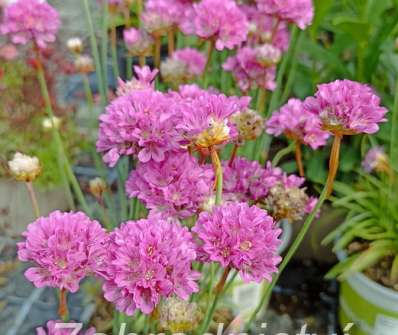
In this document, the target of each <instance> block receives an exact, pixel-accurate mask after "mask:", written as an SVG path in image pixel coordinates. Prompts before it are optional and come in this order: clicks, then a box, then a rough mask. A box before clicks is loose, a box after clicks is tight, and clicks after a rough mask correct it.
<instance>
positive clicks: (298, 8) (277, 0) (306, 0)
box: [256, 0, 314, 29]
mask: <svg viewBox="0 0 398 335" xmlns="http://www.w3.org/2000/svg"><path fill="white" fill-rule="evenodd" d="M256 1H257V4H258V8H259V10H260V11H263V12H264V13H266V14H269V15H274V16H276V17H277V18H278V19H279V20H282V21H283V20H284V21H288V22H291V23H294V24H295V25H297V26H298V27H299V28H300V29H305V28H306V27H307V26H309V25H310V24H311V23H312V19H313V17H314V7H313V4H312V0H256Z"/></svg>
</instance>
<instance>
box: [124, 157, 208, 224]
mask: <svg viewBox="0 0 398 335" xmlns="http://www.w3.org/2000/svg"><path fill="white" fill-rule="evenodd" d="M213 180H214V174H213V170H212V169H211V168H209V167H208V166H206V165H199V164H198V162H197V161H196V159H195V158H194V157H192V156H190V155H189V154H188V153H187V152H182V153H181V152H175V153H170V154H168V155H167V157H166V159H165V160H164V161H163V162H161V163H156V162H153V161H151V162H149V163H139V164H138V166H137V168H136V169H135V170H134V171H132V172H131V174H130V176H129V178H128V180H127V183H126V190H127V193H128V195H129V196H130V197H138V199H140V200H142V201H143V202H144V203H145V205H146V207H147V208H149V209H151V210H152V211H153V212H155V213H161V214H162V215H163V216H167V217H176V218H180V219H184V218H187V217H190V216H192V215H194V214H196V213H198V211H199V209H200V208H201V207H202V205H203V203H204V202H205V201H206V199H207V198H208V197H210V195H211V194H212V191H213V190H212V188H213V183H214V181H213Z"/></svg>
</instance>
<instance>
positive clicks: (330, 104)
mask: <svg viewBox="0 0 398 335" xmlns="http://www.w3.org/2000/svg"><path fill="white" fill-rule="evenodd" d="M304 105H305V108H307V109H308V110H309V111H310V112H312V113H314V114H316V115H318V116H319V117H320V119H321V121H322V126H323V128H324V129H325V130H328V131H330V132H332V133H340V134H342V135H354V134H359V133H367V134H373V133H375V132H377V131H378V130H379V126H378V123H380V122H384V121H386V119H385V117H384V116H385V114H386V113H387V109H386V108H384V107H382V106H380V98H379V97H378V96H377V95H376V94H375V93H374V91H373V89H371V88H370V87H369V86H367V85H365V84H361V83H358V82H355V81H350V80H336V81H334V82H331V83H328V84H322V85H319V86H318V91H317V92H316V93H315V97H309V98H307V99H306V100H305V101H304Z"/></svg>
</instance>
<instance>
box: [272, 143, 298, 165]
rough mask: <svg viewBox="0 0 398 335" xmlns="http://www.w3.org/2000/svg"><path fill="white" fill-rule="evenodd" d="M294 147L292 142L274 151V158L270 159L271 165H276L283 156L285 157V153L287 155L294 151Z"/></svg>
mask: <svg viewBox="0 0 398 335" xmlns="http://www.w3.org/2000/svg"><path fill="white" fill-rule="evenodd" d="M294 147H295V143H294V142H292V143H290V144H289V146H287V147H286V148H283V149H282V150H279V151H278V152H277V153H276V155H275V157H274V159H273V160H272V166H277V165H278V164H279V162H280V161H281V159H282V158H283V157H285V156H286V155H288V154H290V153H291V152H293V151H294Z"/></svg>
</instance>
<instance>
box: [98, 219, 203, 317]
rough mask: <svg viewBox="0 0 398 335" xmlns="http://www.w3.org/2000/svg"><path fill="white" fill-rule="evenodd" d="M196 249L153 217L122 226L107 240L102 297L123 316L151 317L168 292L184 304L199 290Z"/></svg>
mask: <svg viewBox="0 0 398 335" xmlns="http://www.w3.org/2000/svg"><path fill="white" fill-rule="evenodd" d="M195 248H196V247H195V244H194V242H193V239H192V235H191V233H190V232H189V231H188V229H187V228H185V227H182V226H181V225H180V224H176V223H168V222H166V221H163V220H161V219H155V218H151V219H147V220H140V221H129V222H127V223H125V224H122V225H121V226H120V228H117V229H115V231H114V232H113V233H112V234H111V236H110V247H109V248H108V252H109V256H108V258H109V259H108V263H107V264H108V269H107V273H108V277H109V279H107V280H106V281H105V283H104V285H103V290H104V296H105V299H107V300H108V301H110V302H112V303H114V304H115V306H116V309H117V310H119V311H121V312H124V313H126V314H127V315H132V314H133V313H134V312H135V310H136V309H139V310H141V311H142V312H143V313H145V314H150V313H151V312H152V311H153V310H154V308H155V307H156V305H157V304H158V303H159V302H160V299H161V297H169V296H170V295H172V294H176V295H177V296H178V297H180V298H181V299H184V300H187V299H188V298H189V296H190V294H192V293H193V292H197V291H198V290H199V287H198V285H197V283H196V281H197V280H198V279H199V277H200V274H199V273H197V272H195V271H193V270H192V262H193V261H194V260H195V259H196V251H195Z"/></svg>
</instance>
